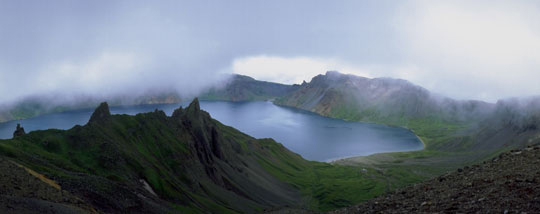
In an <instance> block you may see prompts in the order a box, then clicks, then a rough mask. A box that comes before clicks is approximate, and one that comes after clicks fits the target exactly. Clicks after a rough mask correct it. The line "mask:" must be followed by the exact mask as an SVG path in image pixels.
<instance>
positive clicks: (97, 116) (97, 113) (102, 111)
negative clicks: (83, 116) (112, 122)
mask: <svg viewBox="0 0 540 214" xmlns="http://www.w3.org/2000/svg"><path fill="white" fill-rule="evenodd" d="M110 117H111V112H110V111H109V104H107V102H102V103H101V104H99V106H98V107H97V108H96V110H94V113H92V116H91V117H90V121H89V122H90V123H92V122H101V121H105V120H108V119H109V118H110Z"/></svg>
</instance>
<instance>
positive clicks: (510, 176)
mask: <svg viewBox="0 0 540 214" xmlns="http://www.w3.org/2000/svg"><path fill="white" fill-rule="evenodd" d="M539 177H540V146H536V147H528V148H526V149H523V150H514V151H510V152H507V153H503V154H501V155H500V156H499V157H497V158H494V159H493V160H492V161H490V162H486V163H485V164H482V165H473V166H471V167H465V168H463V169H459V170H456V171H455V172H452V173H449V174H446V175H442V176H440V177H438V178H434V179H432V180H430V181H426V182H424V183H421V184H417V185H414V186H410V187H408V188H405V189H402V190H398V191H396V192H395V193H390V194H387V195H383V196H380V197H378V198H375V199H372V200H370V201H367V202H366V203H363V204H360V205H357V206H353V207H349V208H346V209H341V210H337V211H334V212H332V213H437V212H442V213H507V212H508V213H540V179H539Z"/></svg>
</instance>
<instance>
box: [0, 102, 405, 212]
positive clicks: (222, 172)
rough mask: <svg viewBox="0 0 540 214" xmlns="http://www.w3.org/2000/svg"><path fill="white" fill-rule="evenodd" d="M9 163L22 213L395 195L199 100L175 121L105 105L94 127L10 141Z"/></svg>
mask: <svg viewBox="0 0 540 214" xmlns="http://www.w3.org/2000/svg"><path fill="white" fill-rule="evenodd" d="M0 160H1V161H0V162H1V163H2V164H4V165H5V168H6V170H5V171H2V173H4V174H17V175H20V176H22V177H21V179H12V180H13V182H11V183H10V184H9V185H8V186H5V187H3V189H2V190H1V191H0V199H2V200H4V202H3V203H4V204H8V205H9V206H11V208H10V209H12V210H15V211H17V210H19V211H24V210H27V208H28V207H36V209H38V208H39V209H44V210H45V211H51V212H52V211H54V212H58V213H70V211H73V210H78V212H79V211H80V210H84V211H85V212H90V213H92V212H94V211H96V212H99V213H123V212H130V213H177V212H187V213H201V212H212V213H237V212H241V213H258V212H261V211H263V210H265V209H266V210H273V209H280V208H284V207H288V209H296V210H297V211H298V210H315V211H317V210H322V211H327V210H332V209H335V208H339V207H344V206H349V205H353V204H356V203H359V202H361V201H364V200H367V199H369V198H371V197H373V196H375V195H379V194H381V193H383V192H384V191H385V190H386V189H389V188H391V187H390V186H389V184H388V183H387V182H386V181H385V180H383V178H382V176H381V175H380V173H379V172H377V171H376V170H374V169H371V168H367V169H366V168H363V170H361V169H362V168H358V167H354V166H338V165H332V164H328V163H320V162H312V161H307V160H304V159H303V158H302V157H301V156H299V155H297V154H295V153H293V152H291V151H289V150H287V149H286V148H285V147H283V146H282V145H281V144H279V143H276V142H275V141H273V140H272V139H255V138H252V137H250V136H248V135H246V134H243V133H241V132H239V131H238V130H236V129H234V128H232V127H228V126H225V125H223V124H221V123H219V122H218V121H216V120H214V119H212V118H211V117H210V115H209V114H208V113H207V112H205V111H203V110H201V109H200V107H199V103H198V100H197V99H195V100H194V101H193V102H192V103H191V104H190V105H189V106H188V107H187V108H185V109H183V108H179V109H177V110H175V111H174V113H173V114H172V115H171V116H167V115H165V113H164V112H162V111H158V110H156V111H154V112H149V113H141V114H137V115H135V116H129V115H111V114H110V111H109V108H108V104H107V103H102V104H101V105H100V106H99V107H98V108H96V110H95V111H94V113H93V114H92V116H91V118H90V119H89V122H88V123H87V124H86V125H84V126H79V125H77V126H75V127H73V128H72V129H69V130H55V129H50V130H43V131H32V132H30V133H23V134H20V135H17V136H15V137H14V138H13V139H10V140H0ZM2 164H0V167H2ZM21 169H24V170H21ZM25 171H26V172H25ZM360 172H361V173H360ZM22 178H24V179H22ZM396 178H397V179H400V178H399V176H397V177H396ZM28 182H30V183H28ZM392 185H396V184H392ZM6 200H7V201H8V202H6ZM9 201H11V202H9ZM0 202H2V201H1V200H0ZM12 202H13V203H12ZM19 204H21V206H18V205H19ZM48 205H52V206H51V207H50V209H49V208H48ZM8 208H9V207H8ZM15 211H14V212H15ZM78 212H76V213H78ZM81 212H82V211H81Z"/></svg>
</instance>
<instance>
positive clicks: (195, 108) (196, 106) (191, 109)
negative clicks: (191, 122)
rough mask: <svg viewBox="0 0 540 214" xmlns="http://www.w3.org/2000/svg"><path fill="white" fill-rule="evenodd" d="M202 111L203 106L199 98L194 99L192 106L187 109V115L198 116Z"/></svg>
mask: <svg viewBox="0 0 540 214" xmlns="http://www.w3.org/2000/svg"><path fill="white" fill-rule="evenodd" d="M200 111H201V106H200V104H199V98H196V97H195V99H193V101H191V104H189V106H188V107H187V108H186V113H187V114H198V113H199V112H200Z"/></svg>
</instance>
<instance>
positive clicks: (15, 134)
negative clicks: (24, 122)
mask: <svg viewBox="0 0 540 214" xmlns="http://www.w3.org/2000/svg"><path fill="white" fill-rule="evenodd" d="M25 134H26V132H25V131H24V128H23V127H21V124H19V123H17V128H16V129H15V132H13V137H19V136H23V135H25Z"/></svg>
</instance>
